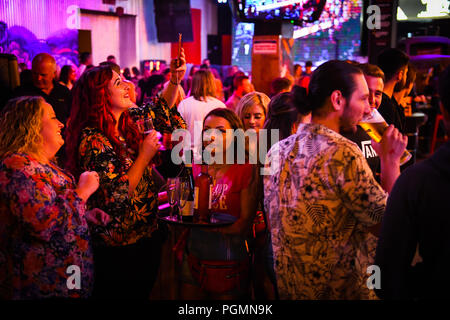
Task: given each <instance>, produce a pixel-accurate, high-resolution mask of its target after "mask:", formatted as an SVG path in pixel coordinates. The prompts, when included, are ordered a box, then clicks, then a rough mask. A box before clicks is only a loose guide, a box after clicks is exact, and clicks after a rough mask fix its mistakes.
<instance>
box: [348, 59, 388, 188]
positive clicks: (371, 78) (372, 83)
mask: <svg viewBox="0 0 450 320" xmlns="http://www.w3.org/2000/svg"><path fill="white" fill-rule="evenodd" d="M357 67H359V68H360V69H361V70H362V71H363V73H364V79H365V80H366V82H367V87H368V88H369V104H370V108H371V109H378V108H379V107H380V104H381V99H382V94H383V88H384V73H383V71H382V70H381V69H380V68H379V67H377V66H376V65H373V64H368V63H366V64H358V65H357ZM342 135H343V136H344V137H346V138H347V139H349V140H351V141H353V142H354V143H356V144H357V145H358V147H359V148H360V149H361V151H362V154H363V155H364V158H366V160H367V163H368V164H369V167H370V169H371V170H372V173H373V175H374V177H375V179H376V180H377V181H378V182H380V157H379V156H378V154H377V153H376V151H375V150H374V149H373V147H372V142H371V141H372V139H371V138H370V136H369V135H368V134H367V133H366V131H364V129H363V128H361V127H360V126H359V125H358V127H357V129H356V132H353V131H350V132H343V133H342Z"/></svg>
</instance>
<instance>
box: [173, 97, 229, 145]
mask: <svg viewBox="0 0 450 320" xmlns="http://www.w3.org/2000/svg"><path fill="white" fill-rule="evenodd" d="M216 108H226V106H225V104H224V103H223V102H222V101H220V100H219V99H216V98H213V97H208V98H207V99H206V101H199V100H196V99H195V98H194V97H188V98H186V99H184V100H182V101H181V102H180V104H179V105H178V112H179V113H180V114H181V116H182V117H183V119H184V121H186V125H187V129H188V131H189V133H190V135H191V144H192V147H194V144H195V137H194V125H195V121H199V122H198V124H197V126H198V130H199V132H198V133H197V134H198V140H199V141H197V143H200V139H201V130H202V126H203V119H204V118H205V116H206V115H207V114H208V113H209V112H210V111H211V110H214V109H216Z"/></svg>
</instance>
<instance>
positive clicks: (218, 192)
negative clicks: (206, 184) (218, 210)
mask: <svg viewBox="0 0 450 320" xmlns="http://www.w3.org/2000/svg"><path fill="white" fill-rule="evenodd" d="M224 189H225V184H223V183H218V184H217V183H216V182H215V181H214V187H213V188H212V194H211V206H215V205H216V203H217V202H218V201H219V199H220V197H221V196H222V193H223V191H224Z"/></svg>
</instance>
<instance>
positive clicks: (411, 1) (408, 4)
mask: <svg viewBox="0 0 450 320" xmlns="http://www.w3.org/2000/svg"><path fill="white" fill-rule="evenodd" d="M449 5H450V1H448V0H399V1H398V7H397V20H398V21H423V20H424V19H425V20H426V19H448V18H450V16H449Z"/></svg>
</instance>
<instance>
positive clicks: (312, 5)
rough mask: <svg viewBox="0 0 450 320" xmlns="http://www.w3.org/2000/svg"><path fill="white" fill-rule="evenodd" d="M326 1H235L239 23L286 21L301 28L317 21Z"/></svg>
mask: <svg viewBox="0 0 450 320" xmlns="http://www.w3.org/2000/svg"><path fill="white" fill-rule="evenodd" d="M325 3H326V0H303V1H292V0H235V1H234V5H235V8H236V12H237V15H238V18H239V21H241V22H257V21H286V22H290V23H292V24H294V25H298V26H301V25H303V23H305V22H314V21H316V20H317V19H319V17H320V14H321V13H322V10H323V7H324V6H325Z"/></svg>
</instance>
